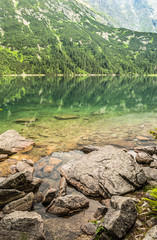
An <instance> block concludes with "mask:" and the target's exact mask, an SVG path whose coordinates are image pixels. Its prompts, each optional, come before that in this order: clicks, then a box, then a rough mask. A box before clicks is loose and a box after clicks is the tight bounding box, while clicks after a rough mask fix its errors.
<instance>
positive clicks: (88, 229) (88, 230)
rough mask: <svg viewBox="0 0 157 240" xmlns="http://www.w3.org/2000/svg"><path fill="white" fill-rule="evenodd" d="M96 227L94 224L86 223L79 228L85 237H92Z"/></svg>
mask: <svg viewBox="0 0 157 240" xmlns="http://www.w3.org/2000/svg"><path fill="white" fill-rule="evenodd" d="M96 229H97V226H96V225H95V224H94V223H87V224H85V225H83V226H81V230H82V231H83V232H84V233H85V234H87V235H94V234H95V233H96Z"/></svg>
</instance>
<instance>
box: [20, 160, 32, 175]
mask: <svg viewBox="0 0 157 240" xmlns="http://www.w3.org/2000/svg"><path fill="white" fill-rule="evenodd" d="M16 169H17V171H18V172H22V171H27V172H30V173H34V171H35V169H34V168H33V167H31V166H30V165H29V164H27V163H25V162H18V163H17V164H16Z"/></svg>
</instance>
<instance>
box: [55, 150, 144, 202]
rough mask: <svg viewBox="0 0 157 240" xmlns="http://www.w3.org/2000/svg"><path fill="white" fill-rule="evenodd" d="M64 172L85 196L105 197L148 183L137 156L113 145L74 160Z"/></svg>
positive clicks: (62, 170) (132, 189)
mask: <svg viewBox="0 0 157 240" xmlns="http://www.w3.org/2000/svg"><path fill="white" fill-rule="evenodd" d="M60 172H61V175H63V176H64V177H65V178H66V180H67V181H68V182H69V183H70V184H71V185H73V186H74V187H76V188H77V189H78V190H79V191H81V192H83V193H84V194H85V195H88V196H103V197H104V198H106V197H111V196H112V195H123V194H125V193H128V192H131V191H134V190H135V189H136V188H141V187H142V186H143V184H144V183H145V182H146V177H145V174H144V172H143V170H142V169H141V168H140V166H139V165H138V164H137V163H136V161H135V160H134V159H133V157H132V156H130V155H129V154H127V153H126V152H124V151H123V150H121V149H118V148H115V147H113V146H105V147H103V148H100V150H97V151H93V152H91V153H89V154H86V155H84V156H80V157H79V158H77V159H73V160H71V161H69V162H68V163H67V164H65V165H64V166H63V167H62V168H61V170H60Z"/></svg>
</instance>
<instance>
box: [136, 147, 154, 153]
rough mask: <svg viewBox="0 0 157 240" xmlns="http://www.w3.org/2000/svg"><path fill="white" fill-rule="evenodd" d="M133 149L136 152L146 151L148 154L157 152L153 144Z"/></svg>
mask: <svg viewBox="0 0 157 240" xmlns="http://www.w3.org/2000/svg"><path fill="white" fill-rule="evenodd" d="M134 151H135V152H136V153H138V152H146V153H149V154H150V155H153V154H155V153H156V152H157V149H156V147H154V146H140V147H136V148H134Z"/></svg>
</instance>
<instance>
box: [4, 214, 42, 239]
mask: <svg viewBox="0 0 157 240" xmlns="http://www.w3.org/2000/svg"><path fill="white" fill-rule="evenodd" d="M22 237H23V238H22ZM8 239H10V240H17V239H27V240H44V239H45V237H44V228H43V220H42V218H41V216H40V215H39V214H37V213H35V212H23V211H16V212H13V213H10V214H8V215H6V216H5V217H4V218H3V219H2V220H1V221H0V240H8Z"/></svg>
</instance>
